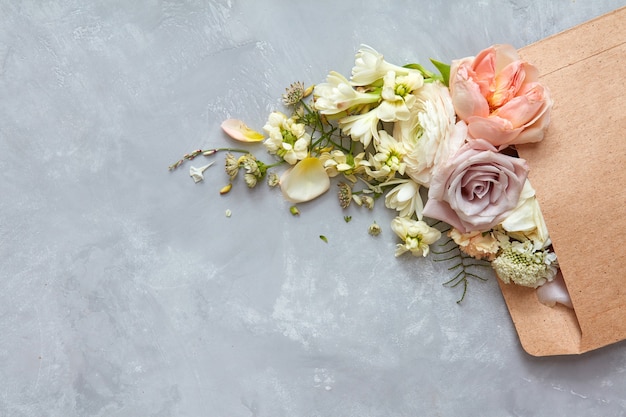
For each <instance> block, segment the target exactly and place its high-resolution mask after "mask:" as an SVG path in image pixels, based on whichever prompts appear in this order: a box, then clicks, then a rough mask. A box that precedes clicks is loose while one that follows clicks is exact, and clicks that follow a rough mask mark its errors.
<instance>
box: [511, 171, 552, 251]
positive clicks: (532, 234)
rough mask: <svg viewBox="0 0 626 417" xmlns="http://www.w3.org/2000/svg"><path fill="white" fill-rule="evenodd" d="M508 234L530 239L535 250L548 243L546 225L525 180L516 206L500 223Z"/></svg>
mask: <svg viewBox="0 0 626 417" xmlns="http://www.w3.org/2000/svg"><path fill="white" fill-rule="evenodd" d="M501 226H502V228H503V229H504V230H506V231H507V233H508V235H509V236H511V237H512V238H514V239H518V240H524V238H527V239H530V240H531V241H532V242H533V245H534V248H535V249H536V250H538V249H542V248H545V247H547V246H549V245H550V238H549V236H548V227H547V226H546V222H545V220H544V218H543V214H541V209H540V208H539V202H538V201H537V198H536V196H535V190H534V188H533V187H532V185H531V184H530V181H528V180H526V182H525V183H524V188H522V192H521V194H520V196H519V202H518V204H517V207H516V208H515V209H514V210H513V211H512V212H511V214H510V215H509V217H507V218H506V219H505V220H504V221H503V222H502V224H501Z"/></svg>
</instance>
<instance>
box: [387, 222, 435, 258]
mask: <svg viewBox="0 0 626 417" xmlns="http://www.w3.org/2000/svg"><path fill="white" fill-rule="evenodd" d="M391 229H392V230H393V231H394V232H395V233H396V235H398V237H399V238H400V239H402V241H403V242H404V243H398V244H397V246H396V256H400V255H402V254H403V253H405V252H407V251H410V252H411V253H412V254H413V256H426V255H428V252H429V251H430V246H429V245H431V244H433V243H435V242H436V241H438V240H439V238H440V237H441V232H440V231H439V230H437V229H435V228H433V227H430V226H429V225H428V224H427V223H426V222H424V221H422V220H412V219H407V218H406V217H396V218H395V219H393V220H392V221H391Z"/></svg>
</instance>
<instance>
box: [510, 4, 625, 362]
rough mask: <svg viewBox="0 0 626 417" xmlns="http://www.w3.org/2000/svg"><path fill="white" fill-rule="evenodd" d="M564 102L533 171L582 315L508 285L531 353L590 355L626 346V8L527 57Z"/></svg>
mask: <svg viewBox="0 0 626 417" xmlns="http://www.w3.org/2000/svg"><path fill="white" fill-rule="evenodd" d="M520 55H521V56H522V58H523V59H525V60H527V61H529V62H531V63H533V64H534V65H536V66H537V68H538V69H539V71H540V72H541V74H542V76H541V81H542V83H544V84H545V85H546V86H547V87H548V88H549V89H550V92H551V95H552V97H553V99H554V107H553V111H552V118H551V124H550V127H549V128H548V131H547V134H546V137H545V139H544V140H543V141H542V142H540V143H538V144H531V145H523V146H519V147H518V151H519V154H520V156H521V157H522V158H524V159H526V160H527V161H528V163H529V165H530V175H529V178H530V181H531V183H532V185H533V187H534V188H535V189H536V191H537V198H538V199H539V203H540V205H541V209H542V212H543V214H544V217H545V220H546V224H547V225H548V230H549V231H550V236H551V238H552V241H553V245H554V248H555V251H556V253H557V255H558V257H559V263H560V265H561V270H562V272H563V276H564V279H565V282H566V285H567V288H568V290H569V292H570V296H571V298H572V303H573V305H574V311H572V310H570V309H567V308H564V307H561V306H557V307H555V308H549V307H546V306H544V305H542V304H540V303H539V302H538V301H537V298H536V295H535V292H534V291H533V290H529V289H525V288H520V287H514V286H513V285H505V284H502V283H501V285H500V286H501V288H502V292H503V295H504V298H505V300H506V303H507V306H508V308H509V311H510V313H511V317H512V319H513V322H514V323H515V326H516V329H517V331H518V334H519V337H520V341H521V343H522V346H523V347H524V349H525V350H526V351H527V352H528V353H530V354H532V355H536V356H546V355H559V354H573V353H582V352H585V351H588V350H592V349H595V348H598V347H601V346H605V345H608V344H611V343H614V342H617V341H620V340H623V339H626V290H625V289H624V285H625V284H626V247H625V245H624V238H626V90H625V88H624V86H625V83H624V81H623V75H622V71H623V68H624V67H625V66H626V8H622V9H619V10H616V11H614V12H612V13H609V14H607V15H604V16H601V17H599V18H597V19H594V20H591V21H589V22H587V23H584V24H582V25H580V26H577V27H575V28H573V29H570V30H567V31H565V32H562V33H560V34H557V35H555V36H552V37H549V38H547V39H544V40H542V41H540V42H537V43H535V44H532V45H530V46H527V47H525V48H523V49H521V50H520Z"/></svg>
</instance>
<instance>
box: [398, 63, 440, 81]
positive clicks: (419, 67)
mask: <svg viewBox="0 0 626 417" xmlns="http://www.w3.org/2000/svg"><path fill="white" fill-rule="evenodd" d="M404 68H409V69H414V70H417V71H419V72H421V73H422V75H423V76H424V78H439V77H437V76H436V75H435V74H434V73H432V72H430V71H428V70H427V69H426V68H424V66H423V65H421V64H407V65H405V66H404Z"/></svg>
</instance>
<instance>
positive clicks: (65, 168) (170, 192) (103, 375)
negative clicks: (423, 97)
mask: <svg viewBox="0 0 626 417" xmlns="http://www.w3.org/2000/svg"><path fill="white" fill-rule="evenodd" d="M623 5H624V1H623V0H594V1H590V0H576V1H574V0H556V1H548V0H516V1H513V0H509V1H496V0H484V1H478V2H468V1H460V0H451V1H446V2H426V1H384V0H381V1H376V2H373V1H365V2H360V1H327V0H325V1H309V2H302V1H291V2H286V1H251V0H247V1H238V0H231V1H194V0H190V1H184V2H183V1H165V0H163V1H159V0H153V1H150V0H140V1H125V0H124V1H123V0H118V1H115V0H111V1H87V0H85V1H78V0H76V1H35V0H31V1H7V0H3V1H0V171H1V172H2V182H1V183H0V196H1V199H0V258H1V262H0V416H10V417H22V416H29V417H31V416H32V417H38V416H58V417H74V416H116V417H123V416H128V417H137V416H154V417H156V416H160V417H165V416H229V417H240V416H241V417H243V416H260V417H277V416H308V417H314V416H315V417H317V416H320V417H322V416H324V417H329V416H333V417H335V416H359V417H361V416H380V417H394V416H458V415H462V416H494V417H496V416H572V415H575V416H623V415H626V400H625V396H624V393H625V392H626V349H625V348H626V345H624V343H618V344H616V345H612V346H609V347H607V348H604V349H600V350H598V351H594V352H591V353H588V354H585V355H582V356H579V357H553V358H534V357H531V356H529V355H527V354H526V353H525V352H524V351H523V350H522V349H521V348H520V345H519V341H518V339H517V335H516V333H515V329H514V327H513V325H512V323H511V320H510V317H509V315H508V312H507V309H506V307H505V305H504V302H503V299H502V297H501V295H500V292H499V289H498V286H497V283H496V281H495V278H494V277H493V276H492V275H491V273H489V272H488V271H487V272H485V277H486V278H488V281H487V282H485V283H481V282H472V283H471V285H470V288H469V292H468V295H467V297H466V300H465V301H464V302H463V303H462V304H461V305H457V304H456V303H455V301H456V299H457V298H458V296H459V295H460V293H459V289H458V288H457V289H450V288H446V287H443V286H442V285H441V284H442V282H444V281H445V280H446V279H448V278H449V277H450V273H449V272H448V271H447V270H446V267H445V265H442V264H441V263H435V262H432V261H431V260H429V259H426V260H422V259H417V258H413V257H411V256H409V255H406V256H405V257H402V258H399V259H395V258H394V256H393V252H394V245H395V243H396V240H395V237H394V236H393V233H392V231H391V230H390V229H389V227H388V224H389V220H390V219H391V218H392V216H393V213H391V212H390V211H389V210H386V209H384V208H383V205H382V204H381V202H379V203H378V206H377V208H376V209H375V210H374V211H373V212H366V211H364V210H356V209H355V208H350V209H349V211H348V212H347V213H342V212H341V210H340V209H339V208H338V206H337V204H336V202H335V200H334V198H333V197H332V196H331V195H328V196H326V197H325V198H322V199H321V200H319V201H314V202H312V203H309V204H305V205H301V207H300V209H301V212H302V214H301V215H300V216H299V217H292V216H291V215H289V213H288V208H289V204H288V203H286V202H285V201H283V200H282V197H281V196H280V193H279V192H278V191H276V190H268V189H267V188H265V187H263V188H261V189H255V190H252V191H250V190H248V189H247V188H246V187H245V186H244V185H243V183H242V182H238V183H236V184H235V187H234V189H233V191H232V192H231V193H230V194H228V195H226V196H220V195H219V194H218V190H219V189H220V188H221V187H222V186H223V185H224V184H225V183H226V182H227V178H226V175H225V173H224V172H223V170H222V168H221V164H222V157H221V156H218V157H217V158H214V159H215V160H216V161H217V163H216V166H215V167H212V168H210V169H209V170H208V171H206V172H205V177H206V178H207V180H206V181H205V182H203V183H199V184H194V183H193V181H192V180H191V179H190V178H189V176H188V172H187V169H188V165H189V164H188V165H187V166H185V167H183V168H182V169H181V170H180V171H175V172H173V173H170V172H168V170H167V166H168V165H169V164H170V163H172V162H174V161H175V160H177V159H178V158H179V157H180V156H182V155H183V154H184V153H186V152H188V151H191V150H194V149H196V148H200V147H209V146H225V145H229V144H231V142H230V141H229V139H228V138H226V137H225V136H224V135H223V134H222V133H221V131H220V129H219V124H220V123H221V121H222V120H224V119H225V118H227V117H237V118H243V119H245V120H246V121H247V122H248V124H249V125H250V126H253V127H255V128H257V129H260V128H261V127H262V126H263V123H264V122H265V120H266V117H267V114H268V113H269V112H270V111H272V110H275V109H280V108H281V107H280V100H279V99H280V95H281V94H282V93H283V91H284V88H285V87H286V86H287V85H289V84H290V83H291V82H293V81H297V80H301V81H304V82H305V83H307V84H309V83H315V82H320V81H322V80H323V79H324V78H325V76H326V74H327V72H328V71H329V70H337V71H339V72H342V73H344V74H349V71H350V68H351V66H352V63H353V55H354V52H355V51H356V49H357V48H358V47H359V44H361V43H366V44H369V45H371V46H373V47H375V48H376V49H378V50H379V51H381V52H382V53H384V55H385V57H386V59H387V60H389V61H391V62H394V63H398V64H404V63H408V62H422V63H426V62H427V59H428V58H429V57H433V58H436V59H439V60H441V61H447V60H450V59H453V58H458V57H463V56H468V55H473V54H475V53H476V52H478V51H479V50H481V49H482V48H484V47H486V46H489V45H490V44H492V43H511V44H513V45H514V46H516V47H522V46H524V45H527V44H529V43H531V42H534V41H537V40H540V39H542V38H544V37H546V36H548V35H551V34H553V33H556V32H559V31H561V30H564V29H567V28H569V27H572V26H574V25H576V24H579V23H582V22H584V21H586V20H588V19H591V18H593V17H596V16H599V15H601V14H603V13H605V12H609V11H611V10H613V9H616V8H618V7H621V6H623ZM573 88H575V87H573ZM253 149H256V150H257V151H258V154H259V155H260V156H262V157H263V158H265V159H266V160H267V161H270V160H271V158H269V156H268V155H266V154H265V153H264V150H263V148H262V147H261V146H257V147H256V148H253ZM201 162H203V161H201ZM194 165H200V162H199V163H198V164H195V161H194ZM333 192H334V191H333ZM226 209H230V210H231V211H232V217H230V218H227V217H226V216H225V215H224V212H225V210H226ZM345 214H349V215H352V217H353V220H352V222H350V223H349V224H347V223H345V222H344V220H343V215H345ZM374 220H375V221H377V222H378V223H379V224H380V225H381V226H383V233H382V234H381V235H380V236H378V237H377V238H372V237H371V236H369V235H368V234H367V232H366V230H367V226H368V225H369V224H370V223H371V222H372V221H374ZM319 235H325V236H327V238H328V243H324V242H322V241H321V240H320V239H319Z"/></svg>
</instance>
